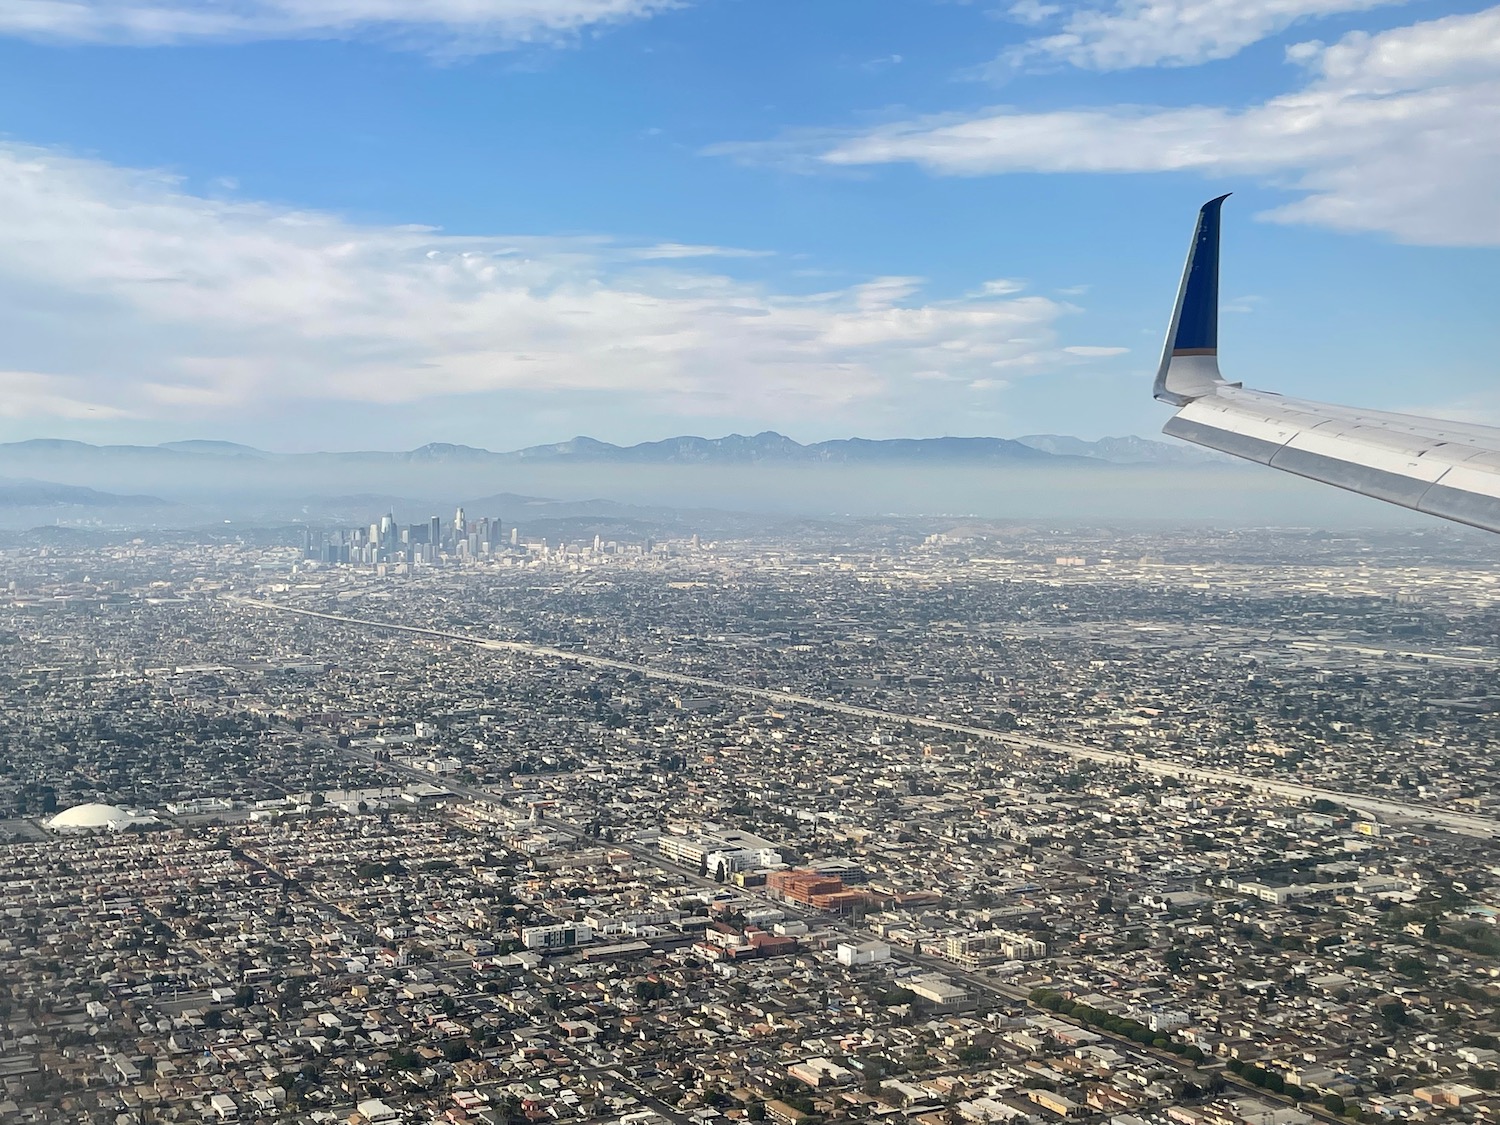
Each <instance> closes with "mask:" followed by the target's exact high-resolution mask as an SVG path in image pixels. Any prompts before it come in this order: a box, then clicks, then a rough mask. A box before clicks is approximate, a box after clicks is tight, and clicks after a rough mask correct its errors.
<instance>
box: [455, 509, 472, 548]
mask: <svg viewBox="0 0 1500 1125" xmlns="http://www.w3.org/2000/svg"><path fill="white" fill-rule="evenodd" d="M468 534H469V525H468V523H467V521H465V519H464V510H463V506H462V505H460V506H459V508H458V510H457V511H456V512H454V513H453V541H454V542H455V543H457V542H458V541H459V540H460V539H462V538H464V537H465V536H466V535H468Z"/></svg>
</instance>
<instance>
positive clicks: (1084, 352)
mask: <svg viewBox="0 0 1500 1125" xmlns="http://www.w3.org/2000/svg"><path fill="white" fill-rule="evenodd" d="M1063 351H1065V352H1067V353H1068V354H1069V355H1076V356H1079V357H1081V358H1083V359H1110V358H1112V357H1113V356H1117V355H1126V354H1127V353H1128V352H1129V351H1130V349H1129V348H1103V347H1097V346H1094V345H1084V344H1074V345H1073V346H1072V347H1067V348H1064V349H1063Z"/></svg>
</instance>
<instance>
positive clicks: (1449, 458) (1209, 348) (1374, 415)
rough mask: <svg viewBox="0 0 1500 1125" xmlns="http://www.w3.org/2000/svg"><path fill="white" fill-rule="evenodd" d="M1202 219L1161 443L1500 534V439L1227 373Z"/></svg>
mask: <svg viewBox="0 0 1500 1125" xmlns="http://www.w3.org/2000/svg"><path fill="white" fill-rule="evenodd" d="M1226 198H1228V197H1227V196H1220V197H1219V198H1218V199H1213V200H1210V201H1209V202H1208V203H1205V204H1204V205H1203V209H1202V210H1201V211H1199V212H1198V225H1197V229H1196V230H1195V231H1194V233H1193V244H1192V247H1191V249H1190V250H1189V251H1188V259H1187V266H1186V268H1185V269H1184V270H1183V274H1182V286H1181V288H1180V289H1179V290H1178V293H1177V307H1176V309H1175V310H1174V311H1173V313H1172V325H1171V328H1170V329H1169V330H1168V332H1167V343H1166V347H1165V348H1164V349H1163V352H1162V359H1161V368H1160V369H1159V370H1158V371H1157V374H1156V388H1155V394H1156V397H1157V398H1158V399H1159V400H1161V401H1162V402H1166V403H1170V404H1171V405H1172V406H1175V407H1177V408H1178V409H1177V413H1176V414H1175V415H1173V416H1172V418H1171V419H1170V420H1169V421H1168V422H1167V424H1166V425H1165V426H1163V427H1162V432H1163V433H1167V434H1171V435H1172V436H1173V437H1179V438H1183V439H1184V440H1186V441H1191V442H1195V443H1197V444H1198V445H1204V446H1208V447H1209V448H1210V449H1217V450H1220V451H1221V452H1224V453H1229V454H1233V455H1234V456H1236V457H1244V458H1246V459H1247V460H1250V461H1259V462H1260V463H1261V464H1262V465H1269V466H1271V467H1272V468H1273V469H1282V470H1284V471H1286V472H1289V473H1296V474H1297V475H1298V476H1303V477H1309V478H1311V479H1312V480H1316V481H1322V482H1323V483H1324V484H1332V485H1336V486H1338V487H1339V488H1347V489H1348V490H1349V491H1351V492H1358V493H1361V494H1362V495H1365V496H1373V497H1375V498H1376V499H1377V500H1385V501H1388V502H1389V503H1392V504H1400V505H1401V506H1402V507H1404V508H1411V509H1413V510H1415V511H1418V512H1426V513H1428V514H1429V515H1434V516H1440V517H1442V518H1443V519H1447V520H1454V521H1456V522H1457V523H1466V524H1469V525H1471V526H1473V527H1481V528H1484V529H1485V530H1486V531H1495V532H1500V428H1496V427H1494V426H1477V425H1472V424H1469V423H1464V422H1444V421H1440V420H1438V419H1435V418H1423V417H1419V416H1417V415H1412V414H1388V413H1384V412H1382V411H1378V410H1361V409H1359V408H1357V407H1351V406H1332V405H1329V404H1327V403H1322V402H1309V401H1307V400H1305V399H1296V398H1285V397H1283V396H1282V395H1279V394H1274V393H1272V392H1270V391H1255V390H1250V389H1248V388H1246V387H1245V386H1243V385H1242V384H1240V383H1227V382H1225V381H1224V378H1223V376H1221V375H1220V374H1219V360H1218V320H1219V212H1220V209H1221V208H1222V207H1223V204H1224V200H1225V199H1226Z"/></svg>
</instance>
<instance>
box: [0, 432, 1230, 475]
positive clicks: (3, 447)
mask: <svg viewBox="0 0 1500 1125" xmlns="http://www.w3.org/2000/svg"><path fill="white" fill-rule="evenodd" d="M1210 459H1212V455H1210V454H1206V453H1204V452H1201V451H1199V450H1197V449H1194V448H1193V447H1190V446H1178V445H1169V444H1168V443H1166V442H1161V441H1153V440H1150V439H1147V438H1139V437H1117V438H1102V439H1100V440H1098V441H1085V440H1084V439H1082V438H1076V437H1067V436H1062V435H1058V434H1033V435H1029V436H1026V437H1021V438H1014V439H1012V438H995V437H968V438H964V437H939V438H886V439H870V438H841V439H837V440H833V441H821V442H814V443H812V444H808V445H804V444H802V443H800V442H797V441H794V440H793V439H792V438H789V437H786V436H785V435H783V434H778V433H776V432H774V431H771V430H767V431H765V432H764V433H759V434H753V435H748V436H747V435H744V434H729V435H728V436H726V437H720V438H702V437H689V436H684V437H673V438H666V439H665V440H662V441H647V442H641V443H639V444H637V445H613V444H611V443H609V442H605V441H599V440H597V439H595V438H590V437H576V438H573V439H572V440H570V441H563V442H557V443H554V444H551V445H533V446H528V447H526V448H524V449H517V450H512V451H509V452H494V451H491V450H488V449H480V448H477V447H475V446H469V445H451V444H448V443H444V442H433V443H431V444H428V445H424V446H421V447H419V448H417V449H413V450H407V451H378V450H364V451H356V452H348V453H326V452H321V453H270V452H267V451H265V450H262V449H256V448H254V447H253V446H248V445H240V444H237V443H235V442H228V441H172V442H164V443H162V444H161V445H90V444H88V443H87V442H81V441H68V440H63V439H56V438H39V439H33V440H30V441H19V442H5V443H0V470H4V469H7V468H12V467H16V468H19V467H24V466H25V464H26V463H28V462H38V461H40V462H55V461H64V462H67V461H71V462H75V463H78V464H83V463H93V464H96V465H99V464H108V463H115V464H118V463H121V462H138V463H139V462H148V463H156V464H159V465H162V466H164V467H165V466H167V465H170V464H176V465H181V466H184V467H185V466H186V465H188V464H190V463H192V462H199V463H203V462H210V463H213V464H216V465H218V466H222V465H223V464H224V463H225V462H226V461H230V462H233V461H240V462H250V461H253V462H260V463H279V464H287V465H293V464H302V465H306V466H309V467H313V466H316V465H317V464H320V463H321V464H328V463H330V462H333V463H342V464H348V463H350V462H361V461H364V462H371V463H380V464H383V465H387V466H389V465H392V464H399V463H402V462H405V463H411V464H433V463H450V464H455V463H456V464H462V463H489V464H507V463H509V464H527V463H529V464H537V463H544V462H545V463H566V462H574V463H580V464H583V463H588V464H601V463H603V464H609V463H618V464H633V465H700V464H725V465H750V464H789V465H805V464H819V463H822V464H844V465H860V464H890V463H902V462H915V463H920V464H928V465H937V464H961V463H966V462H976V461H977V462H990V463H994V462H1023V463H1028V464H1037V465H1045V464H1057V463H1059V462H1060V461H1069V462H1087V461H1105V462H1109V463H1111V464H1117V465H1123V464H1157V465H1159V464H1180V463H1183V462H1196V461H1205V460H1210Z"/></svg>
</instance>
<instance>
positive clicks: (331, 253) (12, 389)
mask: <svg viewBox="0 0 1500 1125" xmlns="http://www.w3.org/2000/svg"><path fill="white" fill-rule="evenodd" d="M726 253H728V254H731V255H732V254H733V253H734V252H733V251H725V250H723V249H722V248H715V247H690V246H678V245H677V244H671V243H668V244H648V245H645V246H632V245H626V244H621V243H618V242H616V241H613V240H611V239H608V238H602V237H594V238H537V237H519V238H512V237H498V236H485V237H479V236H475V237H468V236H462V235H456V234H446V233H443V232H440V231H437V230H432V229H426V228H420V227H410V226H372V225H359V224H355V223H351V222H348V221H346V220H343V219H341V218H340V217H338V216H335V215H330V214H326V213H320V212H305V211H295V210H289V209H286V208H281V207H276V206H271V205H268V204H264V203H256V202H244V201H238V200H233V199H230V200H226V199H223V198H212V199H210V198H204V197H201V196H196V195H192V194H190V193H188V192H186V191H185V190H183V188H182V187H181V185H180V184H179V183H177V182H176V181H174V180H173V179H171V178H170V177H167V176H164V175H160V174H156V173H150V172H141V171H135V170H130V169H122V168H119V167H115V166H112V165H109V164H106V163H103V162H100V161H96V160H88V159H80V158H77V157H74V156H70V155H66V154H62V153H58V152H55V151H51V150H46V149H39V148H30V147H24V146H18V145H0V310H3V312H0V319H3V318H4V317H9V318H10V320H11V322H12V326H11V327H7V328H6V329H5V331H6V333H7V343H8V344H9V345H11V346H12V349H13V351H14V354H17V355H20V354H24V355H25V357H26V358H25V359H24V360H23V361H22V362H23V363H24V364H25V368H26V371H25V373H23V374H16V373H12V374H10V375H8V376H5V377H4V378H3V379H0V400H5V401H8V402H10V403H11V406H10V407H9V408H8V409H10V410H11V412H12V413H14V412H15V411H24V412H25V413H27V414H28V415H51V416H59V417H111V416H116V415H120V414H127V413H128V414H130V415H132V416H137V417H141V418H146V419H152V418H185V419H195V418H205V419H213V418H224V417H230V416H233V415H235V414H236V413H238V412H241V411H244V410H247V409H255V410H261V411H271V412H274V411H276V410H280V409H288V408H291V407H293V406H294V404H296V403H298V402H306V401H309V400H324V401H334V402H349V403H376V404H379V403H387V404H399V403H414V402H418V401H422V400H435V399H441V398H443V397H445V396H457V395H474V394H485V393H509V392H524V393H526V394H528V395H531V396H535V395H544V396H554V397H556V398H557V399H558V400H559V402H563V401H566V400H567V396H568V395H570V394H574V393H581V394H585V395H587V396H588V397H589V399H590V401H591V402H595V403H597V402H599V401H601V396H603V397H604V399H607V398H608V396H611V395H615V396H619V397H620V401H622V402H623V401H629V402H631V403H632V404H642V403H644V404H646V405H647V406H649V407H650V408H652V409H654V410H658V411H660V412H661V413H664V414H677V415H683V414H693V413H719V414H727V413H735V412H738V413H739V414H741V415H752V414H757V413H759V414H762V415H776V414H781V415H785V414H787V412H788V411H790V412H792V413H795V412H796V411H797V410H799V409H805V410H816V411H822V412H827V411H832V410H837V409H840V408H842V407H846V406H849V405H850V404H858V403H871V402H873V403H880V402H885V401H887V400H889V398H890V396H891V395H893V394H896V393H899V391H900V388H901V387H910V386H912V385H913V384H912V380H911V377H912V376H913V375H916V374H918V373H929V372H943V373H946V374H947V375H949V376H951V377H952V378H953V379H954V380H955V381H962V382H973V381H976V380H983V379H987V378H989V379H992V378H995V377H996V374H997V373H998V372H1004V373H1005V375H1006V377H1011V376H1013V375H1016V374H1035V373H1041V372H1046V371H1050V370H1056V369H1058V368H1060V367H1066V366H1068V365H1070V364H1076V363H1078V362H1080V361H1079V360H1078V359H1077V357H1075V356H1072V355H1070V354H1069V353H1068V352H1066V351H1065V350H1064V349H1063V347H1062V343H1061V341H1059V340H1058V338H1057V337H1058V323H1059V321H1060V319H1061V318H1062V317H1064V316H1066V315H1067V314H1068V313H1069V311H1070V309H1069V307H1068V306H1066V305H1062V304H1059V303H1057V302H1055V301H1053V300H1050V299H1048V298H1045V297H1040V296H1021V295H1017V294H1015V293H1013V292H1010V291H1009V290H1008V289H1006V288H1005V287H998V288H997V289H996V290H995V291H993V292H989V293H985V292H981V293H977V294H974V295H971V296H968V297H961V298H956V299H951V300H933V299H928V298H924V296H923V288H924V286H923V283H922V282H921V281H920V279H914V278H905V277H891V278H876V279H872V280H870V281H867V282H864V283H861V284H858V285H854V286H850V287H845V288H839V289H833V290H827V291H823V292H818V293H813V294H789V293H784V292H777V291H775V290H774V289H772V288H769V287H767V286H765V285H757V284H751V283H748V282H745V281H742V280H738V279H736V278H734V277H731V276H728V275H726V274H724V273H722V272H712V271H708V270H705V269H703V268H702V265H703V263H704V262H705V260H706V259H709V258H712V257H716V256H721V255H724V254H726ZM17 404H20V405H17Z"/></svg>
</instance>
